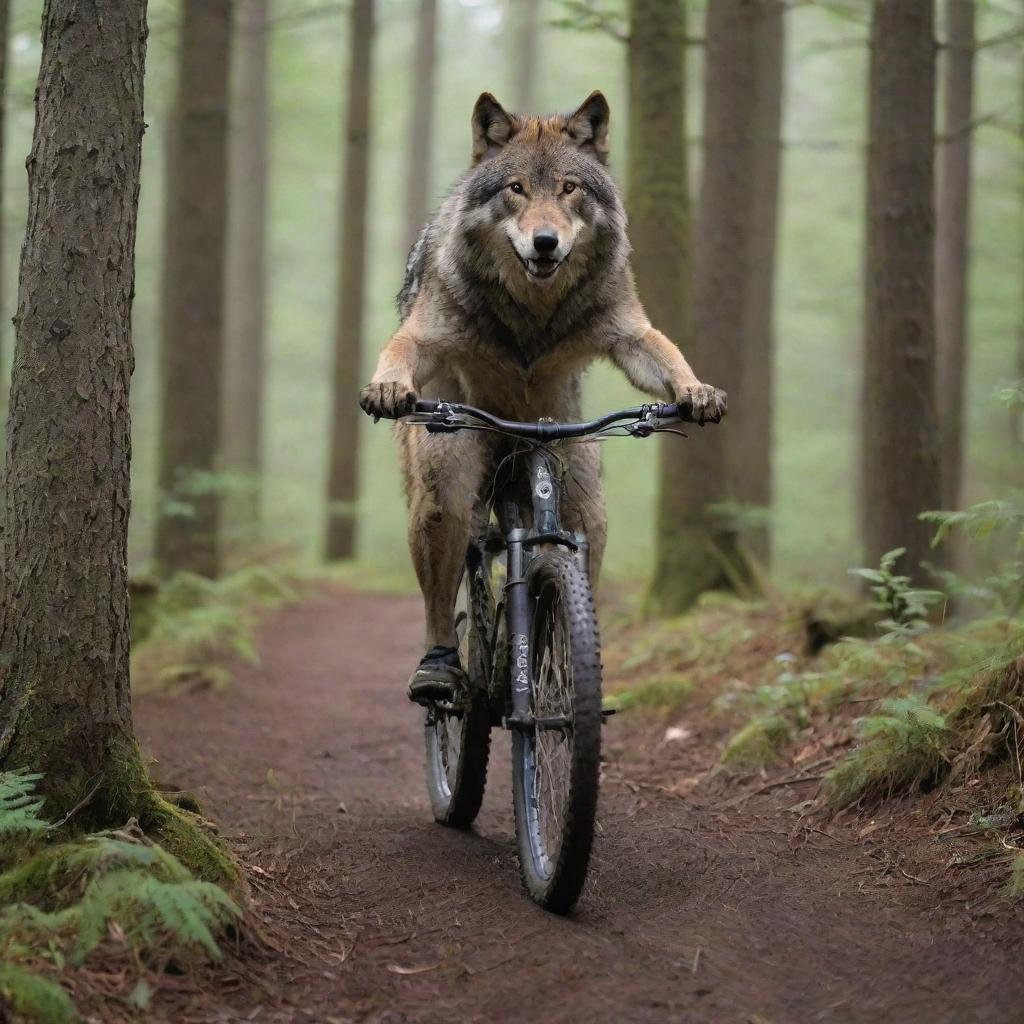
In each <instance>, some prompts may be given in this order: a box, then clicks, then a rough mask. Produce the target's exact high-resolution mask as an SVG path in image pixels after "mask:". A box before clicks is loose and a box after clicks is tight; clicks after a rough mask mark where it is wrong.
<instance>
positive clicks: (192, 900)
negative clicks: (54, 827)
mask: <svg viewBox="0 0 1024 1024" xmlns="http://www.w3.org/2000/svg"><path fill="white" fill-rule="evenodd" d="M38 778H39V777H38V776H28V775H24V774H19V775H15V776H13V778H12V775H11V774H10V773H8V774H6V775H0V793H2V794H5V796H4V798H3V799H2V800H0V834H7V835H9V836H17V837H18V838H19V842H20V847H18V848H14V847H11V848H10V851H9V852H10V854H11V855H12V856H13V854H15V853H18V854H19V856H18V859H17V860H16V861H15V862H14V863H13V864H12V865H11V866H9V867H8V868H7V870H6V871H4V872H3V873H0V903H3V904H6V905H5V906H4V907H3V909H2V910H0V961H2V962H4V965H5V966H4V967H3V972H4V973H0V992H2V993H3V995H4V998H5V999H7V1001H8V1003H9V1004H10V1005H11V1006H12V1007H14V1008H16V1009H18V1011H19V1012H20V1013H23V1014H24V1015H25V1016H26V1017H28V1018H30V1019H31V1018H32V1014H33V1013H35V1014H36V1019H39V1020H43V1021H50V1020H53V1021H61V1020H74V1019H76V1017H75V1015H74V1011H73V1009H72V1008H71V1004H70V1002H69V1001H68V1002H66V1004H65V1003H63V1002H62V1001H61V997H62V996H63V997H64V1000H66V996H65V995H64V993H63V992H62V990H61V989H60V988H59V987H57V986H56V985H55V984H53V982H51V981H48V980H46V979H44V978H40V977H36V976H35V975H36V974H38V973H39V972H40V971H44V972H46V971H53V970H56V971H60V970H62V969H63V968H64V967H65V965H66V964H69V965H71V966H76V965H80V964H82V963H83V962H84V961H85V960H86V959H87V958H88V957H89V956H90V955H92V954H93V953H94V952H96V951H97V949H98V948H99V947H100V946H102V945H104V944H105V943H107V942H108V941H111V942H113V943H114V944H115V945H116V946H120V947H122V948H123V949H125V950H127V951H129V952H130V953H131V954H132V956H133V960H134V961H135V962H140V961H141V960H142V959H145V960H154V959H156V960H170V959H174V960H176V961H178V962H181V961H183V960H185V959H186V958H188V957H190V956H194V955H198V956H205V957H207V958H209V959H212V960H218V959H220V956H221V952H220V948H219V947H218V945H217V939H216V936H217V935H218V934H219V933H222V932H223V931H224V930H225V928H227V927H228V926H230V925H231V924H233V923H234V922H236V921H237V920H238V918H239V917H240V913H241V912H240V910H239V908H238V906H237V905H236V904H235V903H234V901H233V900H232V899H231V898H230V897H229V896H228V895H227V893H225V892H224V890H223V889H221V888H220V887H219V886H217V885H214V884H212V883H211V882H207V881H201V880H199V879H196V878H195V877H194V876H193V875H192V873H191V872H190V871H189V869H188V868H187V867H185V866H184V865H183V864H182V863H181V861H180V860H178V858H177V857H175V856H174V855H173V854H172V853H170V852H168V851H167V850H165V849H163V848H162V847H161V846H159V845H156V844H155V843H153V842H152V841H151V840H149V839H148V838H147V837H146V836H145V835H144V834H143V832H142V830H141V829H140V828H139V827H138V825H137V824H135V823H134V822H129V823H128V825H126V826H125V827H124V828H123V829H120V830H114V831H106V832H99V833H94V834H91V835H87V836H84V837H81V838H79V839H75V840H72V841H66V842H63V843H57V842H55V841H54V839H55V835H54V833H52V832H50V831H49V826H48V825H47V824H46V822H44V821H42V820H41V819H39V817H38V813H37V812H38V810H39V802H38V801H37V800H35V798H34V797H33V795H32V788H33V786H34V784H35V782H36V781H38ZM44 832H45V833H46V835H47V839H48V840H49V842H47V843H44V844H43V845H40V834H41V833H44ZM61 1013H64V1014H65V1015H64V1016H60V1014H61ZM48 1014H49V1016H48Z"/></svg>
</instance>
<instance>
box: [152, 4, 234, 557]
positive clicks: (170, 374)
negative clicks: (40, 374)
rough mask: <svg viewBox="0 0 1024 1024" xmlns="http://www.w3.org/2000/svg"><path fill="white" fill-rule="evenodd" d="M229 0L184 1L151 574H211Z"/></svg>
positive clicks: (168, 198) (220, 384)
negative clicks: (155, 568) (154, 566)
mask: <svg viewBox="0 0 1024 1024" xmlns="http://www.w3.org/2000/svg"><path fill="white" fill-rule="evenodd" d="M230 35H231V0H184V5H183V17H182V24H181V36H180V41H179V58H178V97H177V102H176V106H175V114H174V116H175V122H176V123H175V125H174V126H173V128H172V129H171V132H172V138H173V148H172V151H171V152H172V156H173V166H172V168H171V175H170V177H169V179H168V182H167V196H166V202H167V203H169V204H170V212H169V220H170V221H171V223H172V224H173V230H172V231H171V232H170V234H169V235H168V237H167V239H166V240H165V248H164V274H165V275H167V280H166V283H165V287H164V295H165V297H166V300H167V304H166V307H165V309H164V310H163V327H162V338H161V345H162V351H161V370H162V374H161V396H160V398H161V401H160V412H161V425H160V467H159V481H160V507H159V509H158V517H157V528H156V561H157V565H158V569H159V571H161V572H162V573H172V572H176V571H179V570H182V569H187V570H191V571H192V572H197V573H201V574H203V575H205V576H216V575H217V573H218V571H219V568H220V559H219V552H218V543H217V540H218V538H217V532H218V519H219V516H218V505H219V500H218V495H217V491H218V486H217V477H216V474H217V470H218V468H219V467H218V455H219V449H220V437H221V431H220V421H221V416H222V402H223V362H224V330H223V322H224V317H223V306H224V262H225V260H224V242H225V233H226V231H225V229H226V222H227V179H226V173H227V103H228V60H229V39H230Z"/></svg>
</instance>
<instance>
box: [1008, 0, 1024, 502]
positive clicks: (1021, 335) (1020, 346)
mask: <svg viewBox="0 0 1024 1024" xmlns="http://www.w3.org/2000/svg"><path fill="white" fill-rule="evenodd" d="M1021 13H1022V15H1024V0H1022V3H1021ZM1019 74H1020V89H1021V92H1020V121H1019V123H1018V125H1017V128H1018V131H1019V132H1020V137H1021V138H1022V139H1024V60H1021V61H1020V66H1019ZM1017 179H1018V183H1019V187H1018V198H1019V202H1020V225H1021V232H1020V238H1021V240H1022V241H1024V168H1022V169H1021V170H1020V171H1019V173H1018V175H1017ZM1018 251H1019V252H1021V254H1022V255H1024V250H1018ZM1021 283H1022V284H1024V279H1022V282H1021ZM1020 300H1021V305H1020V323H1019V324H1018V325H1017V360H1016V379H1017V382H1018V385H1019V386H1021V387H1024V290H1022V291H1021V294H1020ZM1010 440H1011V443H1012V444H1014V445H1015V446H1017V447H1019V448H1021V447H1024V408H1021V407H1020V406H1018V405H1014V406H1012V407H1011V409H1010ZM1018 454H1019V453H1018ZM1016 465H1017V466H1018V467H1019V466H1020V459H1019V458H1018V459H1017V460H1016ZM1017 479H1018V482H1019V483H1020V484H1021V485H1022V486H1024V481H1021V480H1020V470H1019V468H1018V473H1017Z"/></svg>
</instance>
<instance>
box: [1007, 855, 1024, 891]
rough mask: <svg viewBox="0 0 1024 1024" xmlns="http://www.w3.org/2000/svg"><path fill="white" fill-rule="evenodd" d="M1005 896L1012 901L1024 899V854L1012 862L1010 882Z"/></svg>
mask: <svg viewBox="0 0 1024 1024" xmlns="http://www.w3.org/2000/svg"><path fill="white" fill-rule="evenodd" d="M1003 895H1004V896H1006V897H1007V898H1009V899H1011V900H1019V899H1021V898H1024V853H1018V854H1017V855H1016V856H1015V857H1014V858H1013V860H1012V861H1011V862H1010V880H1009V881H1008V882H1007V883H1006V886H1005V887H1004V888H1003Z"/></svg>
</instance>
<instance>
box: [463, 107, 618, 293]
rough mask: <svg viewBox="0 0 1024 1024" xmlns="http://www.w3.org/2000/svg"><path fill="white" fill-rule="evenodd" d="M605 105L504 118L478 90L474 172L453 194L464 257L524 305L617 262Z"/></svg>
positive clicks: (614, 191)
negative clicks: (456, 194) (457, 195)
mask: <svg viewBox="0 0 1024 1024" xmlns="http://www.w3.org/2000/svg"><path fill="white" fill-rule="evenodd" d="M608 117H609V110H608V102H607V100H606V99H605V98H604V96H603V95H602V94H601V93H600V92H594V93H592V94H591V95H590V96H589V97H587V99H586V100H585V101H584V102H583V104H582V105H581V106H580V107H579V108H578V109H577V110H576V111H575V112H574V113H572V114H569V115H564V114H558V115H554V116H551V117H546V118H539V117H532V116H526V115H521V114H510V113H509V112H508V111H506V110H505V109H504V108H503V107H502V106H501V104H500V103H499V102H498V101H497V100H496V99H495V98H494V97H493V96H492V95H491V94H490V93H484V94H483V95H482V96H481V97H480V98H479V99H478V100H477V102H476V106H475V108H474V109H473V120H472V124H473V169H472V170H471V171H470V173H469V175H468V176H467V178H466V179H464V181H463V184H462V187H461V189H460V192H461V194H462V197H463V202H462V206H461V210H460V217H459V219H460V222H461V224H460V226H461V229H462V236H463V242H464V244H466V245H467V246H468V252H466V253H465V255H466V256H468V257H469V258H470V259H471V260H472V261H473V262H474V263H476V265H477V269H478V270H480V271H482V272H483V276H486V277H490V278H492V279H493V278H495V277H497V278H498V279H499V280H500V282H501V283H502V284H503V285H504V286H505V287H506V288H507V289H508V290H509V291H510V292H512V293H513V295H515V296H516V297H517V298H519V299H521V300H522V301H525V302H527V303H529V304H533V303H534V302H535V301H537V300H539V301H542V302H543V303H544V304H547V301H550V300H557V297H558V296H559V295H564V294H566V293H567V291H568V290H569V289H571V288H572V286H573V285H574V284H575V283H577V282H579V281H580V279H581V278H583V277H586V276H588V275H590V276H592V275H593V274H594V273H595V272H596V271H597V270H598V268H599V267H600V266H601V265H602V264H607V263H608V261H609V260H610V259H619V258H621V259H625V256H626V253H627V252H628V246H627V244H626V242H625V215H624V213H623V210H622V202H621V200H620V198H619V194H618V190H617V189H616V187H615V183H614V181H613V180H612V177H611V175H610V174H609V173H608V171H607V169H606V168H605V166H604V164H605V160H606V159H607V155H608Z"/></svg>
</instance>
